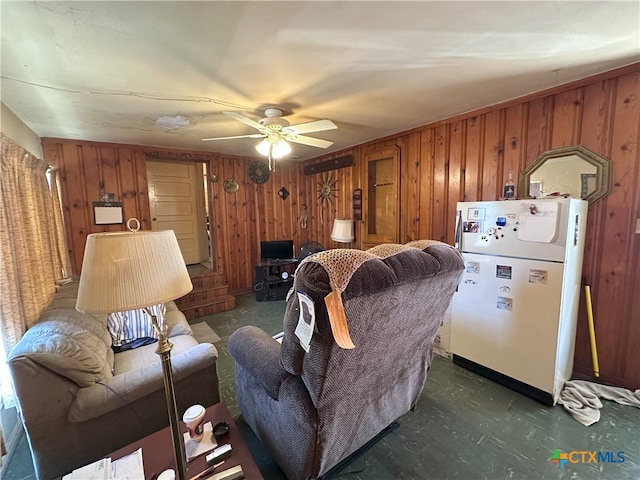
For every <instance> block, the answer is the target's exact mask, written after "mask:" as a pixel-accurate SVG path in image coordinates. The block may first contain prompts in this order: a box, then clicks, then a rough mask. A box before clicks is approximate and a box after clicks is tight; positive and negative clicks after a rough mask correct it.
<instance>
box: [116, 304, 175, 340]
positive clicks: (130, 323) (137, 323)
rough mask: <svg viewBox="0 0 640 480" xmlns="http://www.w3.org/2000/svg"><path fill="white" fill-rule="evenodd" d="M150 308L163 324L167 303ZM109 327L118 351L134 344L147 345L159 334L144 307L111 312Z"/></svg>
mask: <svg viewBox="0 0 640 480" xmlns="http://www.w3.org/2000/svg"><path fill="white" fill-rule="evenodd" d="M148 308H149V311H151V313H152V314H154V315H155V316H156V317H157V318H158V323H159V324H160V325H162V322H163V321H164V315H165V313H166V307H165V305H164V304H158V305H152V306H150V307H148ZM107 328H108V329H109V333H110V334H111V339H112V343H113V345H112V346H113V349H114V350H116V351H118V350H126V349H129V348H131V347H132V346H134V345H135V346H141V345H146V344H148V343H153V342H154V341H155V340H157V339H158V335H157V334H156V332H155V331H154V330H153V324H152V323H151V318H150V317H149V315H148V314H147V312H146V311H145V310H144V309H142V308H141V309H136V310H128V311H126V312H114V313H110V314H109V315H108V316H107ZM127 346H128V347H127ZM134 348H135V347H134Z"/></svg>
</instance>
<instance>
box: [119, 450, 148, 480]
mask: <svg viewBox="0 0 640 480" xmlns="http://www.w3.org/2000/svg"><path fill="white" fill-rule="evenodd" d="M111 478H117V479H118V480H138V479H140V478H146V477H145V475H144V463H143V461H142V448H139V449H138V450H136V451H135V452H133V453H130V454H129V455H125V456H124V457H122V458H119V459H118V460H114V461H113V462H111Z"/></svg>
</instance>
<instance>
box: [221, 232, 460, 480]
mask: <svg viewBox="0 0 640 480" xmlns="http://www.w3.org/2000/svg"><path fill="white" fill-rule="evenodd" d="M462 270H463V261H462V256H461V254H460V253H459V252H458V251H457V250H456V249H454V248H453V247H451V246H450V245H447V244H444V243H440V242H436V241H430V240H422V241H416V242H410V243H409V244H407V245H396V244H386V245H380V246H378V247H374V248H373V249H370V250H367V251H364V252H362V251H358V250H349V249H335V250H327V251H324V252H320V253H316V254H314V255H311V256H309V257H307V258H305V259H304V260H303V261H302V262H301V263H300V265H299V266H298V268H297V269H296V272H295V279H294V284H293V288H292V289H291V291H290V292H289V297H288V299H287V305H286V310H285V314H284V321H283V327H284V331H283V336H282V337H281V339H282V344H280V343H278V341H277V340H275V339H274V338H272V337H271V336H270V335H268V334H267V333H265V332H264V331H262V330H261V329H260V328H258V327H255V326H246V327H242V328H240V329H238V330H236V331H235V332H234V333H233V334H232V335H231V337H230V338H229V342H228V344H227V348H228V350H229V353H230V354H231V355H232V357H233V358H234V360H235V382H236V395H237V398H238V404H239V406H240V409H241V411H242V416H243V418H244V420H245V421H246V422H247V424H248V425H249V426H250V427H251V429H252V430H253V431H254V432H255V434H256V435H257V436H258V438H259V439H260V440H261V441H262V442H263V443H264V444H265V446H266V447H267V448H268V450H269V451H270V452H271V454H272V455H273V457H274V459H275V460H276V462H277V463H278V464H279V465H280V467H281V468H282V470H283V471H284V473H285V474H286V476H287V477H288V478H289V479H291V480H303V479H309V478H319V477H323V476H327V474H329V475H330V474H333V473H335V472H336V469H339V467H340V464H341V462H344V461H345V460H348V458H349V456H350V455H352V454H354V452H356V451H358V450H359V449H360V448H361V447H363V446H365V445H366V444H367V443H368V442H370V441H371V440H372V439H374V438H375V437H376V436H377V435H378V434H379V433H380V432H382V431H384V430H385V429H386V428H387V427H388V426H389V425H392V424H393V423H394V421H395V420H396V419H398V418H399V417H400V416H402V415H404V414H405V413H407V412H408V411H409V410H410V409H412V408H414V407H416V404H417V402H418V399H419V397H420V394H421V393H422V390H423V388H424V385H425V381H426V378H427V371H428V370H429V367H430V365H431V360H432V358H433V342H434V338H435V336H436V334H437V331H438V329H439V327H440V326H441V325H442V323H443V319H444V316H445V312H446V310H447V308H448V306H449V303H450V301H451V298H452V296H453V293H454V291H455V289H456V287H457V284H458V281H459V279H460V274H461V273H462ZM312 313H313V315H312Z"/></svg>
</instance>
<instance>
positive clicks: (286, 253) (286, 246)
mask: <svg viewBox="0 0 640 480" xmlns="http://www.w3.org/2000/svg"><path fill="white" fill-rule="evenodd" d="M260 258H261V259H262V260H291V259H293V240H263V241H261V242H260Z"/></svg>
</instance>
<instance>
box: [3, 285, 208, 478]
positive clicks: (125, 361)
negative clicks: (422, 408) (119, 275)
mask: <svg viewBox="0 0 640 480" xmlns="http://www.w3.org/2000/svg"><path fill="white" fill-rule="evenodd" d="M77 292H78V281H77V280H74V281H72V282H71V283H68V284H66V285H64V286H62V287H60V288H59V289H58V291H57V292H56V294H55V295H54V298H53V300H52V302H51V303H50V304H49V306H48V307H47V308H46V309H45V311H44V312H43V313H42V314H41V315H40V317H39V319H38V321H37V322H36V324H35V325H34V326H32V327H31V328H30V329H28V330H27V332H26V333H25V335H24V336H23V337H22V339H21V340H20V341H19V342H18V343H17V344H16V346H15V347H14V348H13V349H12V351H11V352H10V354H9V357H8V364H9V369H10V372H11V375H12V377H13V382H14V388H15V394H16V401H17V405H18V411H19V413H20V416H21V419H22V423H23V425H24V428H25V431H26V434H27V439H28V442H29V446H30V448H31V453H32V457H33V463H34V467H35V472H36V475H37V477H38V478H40V479H50V478H56V477H59V476H62V475H64V474H66V473H68V472H70V471H72V470H74V469H75V468H78V467H80V466H83V465H86V464H88V463H90V462H93V461H95V460H97V459H99V458H102V457H104V456H106V455H108V454H109V453H110V452H112V451H114V450H116V449H118V448H120V447H123V446H125V445H127V444H129V443H131V442H133V441H135V440H138V439H140V438H141V437H143V436H146V435H148V434H150V433H153V432H155V431H157V430H159V429H161V428H163V427H166V426H167V425H168V424H169V420H168V414H167V405H166V399H165V393H164V383H163V375H162V365H161V361H160V357H159V356H158V355H157V354H156V353H155V348H156V344H150V345H145V346H141V347H138V348H135V349H131V350H127V351H122V352H120V353H114V351H113V349H112V347H111V345H112V337H111V335H110V333H109V330H108V328H107V315H89V314H85V313H80V312H78V311H76V310H75V303H76V297H77ZM165 322H166V324H167V326H168V331H169V337H170V341H171V343H172V344H173V350H172V352H171V362H172V367H173V379H174V383H175V393H176V404H177V408H178V412H179V414H181V412H184V411H185V410H186V409H187V408H188V407H189V406H190V405H193V404H201V405H204V406H205V407H206V406H209V405H213V404H214V403H217V402H219V401H220V395H219V385H218V375H217V369H216V360H217V356H218V354H217V351H216V349H215V347H214V346H213V345H211V344H208V343H203V344H200V343H198V341H197V340H196V339H195V338H194V337H193V336H192V332H191V328H190V327H189V324H188V323H187V321H186V319H185V316H184V315H183V314H182V312H180V311H179V310H178V308H177V307H176V305H175V303H173V302H169V303H167V304H166V315H165Z"/></svg>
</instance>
